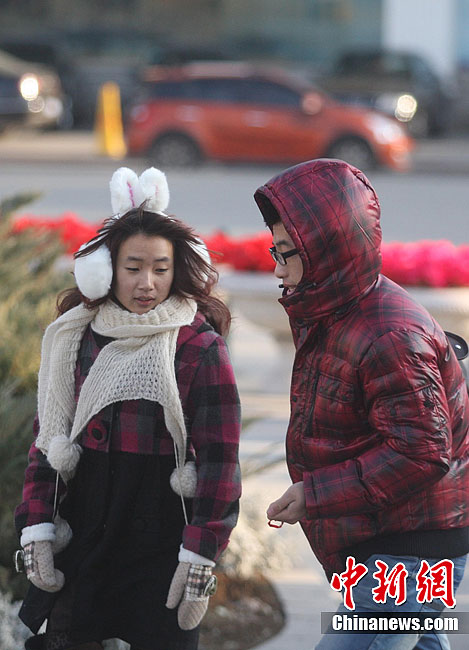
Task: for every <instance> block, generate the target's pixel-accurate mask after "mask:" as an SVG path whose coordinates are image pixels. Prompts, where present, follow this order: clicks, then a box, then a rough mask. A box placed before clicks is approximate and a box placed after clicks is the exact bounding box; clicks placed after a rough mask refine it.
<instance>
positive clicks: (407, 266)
mask: <svg viewBox="0 0 469 650" xmlns="http://www.w3.org/2000/svg"><path fill="white" fill-rule="evenodd" d="M25 228H36V229H40V230H46V231H47V230H51V231H57V232H58V233H59V235H60V238H61V240H62V242H63V243H64V244H65V247H66V251H67V253H69V254H73V253H74V252H75V251H77V250H78V249H79V248H80V246H81V245H82V244H84V243H86V242H87V241H89V240H90V239H92V238H93V237H94V236H95V235H96V234H97V230H98V228H99V226H97V225H92V224H88V223H86V222H83V221H80V219H79V218H78V217H77V215H76V214H74V213H73V212H65V213H64V214H63V215H62V216H61V217H59V218H58V219H50V218H46V217H35V216H33V215H28V214H27V215H24V216H22V217H20V218H18V219H17V220H16V221H15V222H14V225H13V232H21V231H22V230H24V229H25ZM203 239H204V241H205V244H206V246H207V248H208V250H209V251H210V255H211V257H212V261H213V262H214V264H220V265H224V266H229V267H231V268H233V269H235V270H237V271H254V272H266V273H272V271H273V270H274V268H275V264H274V262H273V260H272V258H271V256H270V253H269V247H270V246H271V245H272V235H271V233H270V232H268V231H263V232H260V233H255V234H253V235H248V236H245V237H231V236H230V235H227V234H226V233H224V232H222V231H216V232H215V233H213V234H212V235H209V236H207V237H204V238H203ZM381 253H382V257H383V274H384V275H386V276H387V277H388V278H391V280H394V281H395V282H397V283H398V284H404V285H409V286H428V287H461V286H469V244H463V245H460V246H456V245H455V244H453V243H452V242H450V241H447V240H441V241H432V240H422V241H418V242H390V243H387V244H383V245H382V247H381Z"/></svg>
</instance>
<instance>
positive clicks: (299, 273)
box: [272, 221, 303, 295]
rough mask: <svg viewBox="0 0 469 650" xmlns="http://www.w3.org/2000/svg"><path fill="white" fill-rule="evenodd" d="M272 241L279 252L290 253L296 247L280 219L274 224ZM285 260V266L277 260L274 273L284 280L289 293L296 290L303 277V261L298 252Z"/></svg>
mask: <svg viewBox="0 0 469 650" xmlns="http://www.w3.org/2000/svg"><path fill="white" fill-rule="evenodd" d="M272 242H273V245H274V246H275V248H276V249H277V251H278V252H279V253H288V251H290V250H291V249H292V248H295V244H294V243H293V241H292V239H291V237H290V235H289V234H288V233H287V231H286V230H285V226H284V225H283V223H282V222H280V221H279V222H278V223H276V224H274V226H273V230H272ZM285 261H286V264H285V265H284V266H283V265H282V264H279V263H278V262H277V264H276V265H275V271H274V273H275V275H276V277H277V278H279V279H280V280H282V281H283V285H284V287H285V288H286V289H287V295H289V294H291V293H293V291H295V289H296V286H297V284H299V282H300V281H301V278H302V277H303V262H302V261H301V258H300V256H299V255H298V254H296V255H292V256H291V257H288V258H287V259H286V260H285Z"/></svg>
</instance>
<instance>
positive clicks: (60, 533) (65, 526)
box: [52, 515, 73, 555]
mask: <svg viewBox="0 0 469 650" xmlns="http://www.w3.org/2000/svg"><path fill="white" fill-rule="evenodd" d="M54 522H55V542H53V543H52V553H53V554H54V555H56V554H57V553H60V551H63V549H64V548H65V547H66V546H68V544H69V543H70V541H71V539H72V537H73V533H72V529H71V528H70V525H69V523H68V521H65V519H62V517H60V516H59V515H57V516H56V517H55V519H54Z"/></svg>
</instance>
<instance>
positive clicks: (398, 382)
mask: <svg viewBox="0 0 469 650" xmlns="http://www.w3.org/2000/svg"><path fill="white" fill-rule="evenodd" d="M358 379H359V383H360V388H361V390H362V391H363V399H364V402H365V405H366V408H367V413H368V421H369V425H370V436H371V439H372V440H373V444H372V445H371V446H370V447H369V448H368V449H367V450H366V451H365V452H364V453H362V454H361V455H358V456H357V457H355V458H352V459H348V460H346V461H344V462H341V463H337V464H335V465H332V466H329V467H323V468H318V469H317V470H314V471H312V472H305V473H304V477H303V478H304V485H305V495H306V504H307V511H308V518H311V519H313V518H318V517H319V518H320V517H323V518H326V517H340V516H342V515H350V514H360V513H365V512H373V511H377V510H382V509H384V508H386V507H388V506H392V505H394V504H397V503H399V502H400V501H405V500H408V499H409V498H410V497H411V496H412V495H413V494H415V493H417V492H419V490H422V489H424V488H428V487H429V486H431V485H432V484H433V483H435V482H436V481H438V480H439V479H441V478H442V477H443V476H444V475H445V474H446V473H447V472H448V470H449V466H450V460H451V446H452V436H451V427H450V417H449V413H448V404H447V400H446V393H445V389H444V386H443V384H442V379H441V375H440V371H439V365H438V355H437V351H436V349H435V346H434V345H432V342H431V341H430V340H429V339H428V338H427V337H425V336H423V335H421V334H419V333H415V332H411V331H393V332H389V333H387V334H385V335H383V336H381V337H380V338H379V339H377V340H376V341H375V342H374V343H373V344H372V346H371V347H370V348H369V349H368V351H367V353H366V354H365V356H364V358H363V359H362V362H361V364H360V368H359V369H358Z"/></svg>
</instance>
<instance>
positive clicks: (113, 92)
mask: <svg viewBox="0 0 469 650" xmlns="http://www.w3.org/2000/svg"><path fill="white" fill-rule="evenodd" d="M95 134H96V137H97V140H98V147H99V151H100V153H103V154H104V155H106V156H110V157H111V158H115V159H119V158H124V157H125V155H126V154H127V147H126V144H125V140H124V128H123V125H122V110H121V98H120V89H119V86H118V85H117V84H116V83H114V81H107V82H106V83H105V84H103V85H102V86H101V88H100V89H99V94H98V104H97V107H96V122H95Z"/></svg>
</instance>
